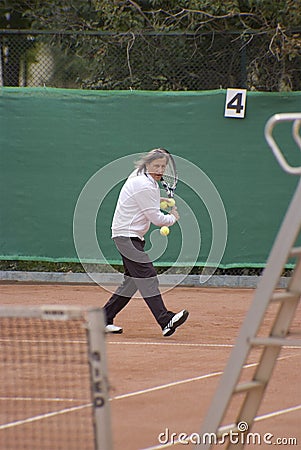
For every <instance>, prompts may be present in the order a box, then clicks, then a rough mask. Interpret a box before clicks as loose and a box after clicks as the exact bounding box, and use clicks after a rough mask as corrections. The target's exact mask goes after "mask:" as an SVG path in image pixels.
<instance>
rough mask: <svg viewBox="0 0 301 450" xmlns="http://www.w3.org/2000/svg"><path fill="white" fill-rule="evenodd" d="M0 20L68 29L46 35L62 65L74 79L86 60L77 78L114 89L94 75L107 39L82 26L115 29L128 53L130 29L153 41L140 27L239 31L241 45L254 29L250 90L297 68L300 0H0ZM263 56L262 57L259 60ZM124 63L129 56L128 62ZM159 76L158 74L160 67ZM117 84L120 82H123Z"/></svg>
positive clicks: (283, 83) (286, 81) (285, 79)
mask: <svg viewBox="0 0 301 450" xmlns="http://www.w3.org/2000/svg"><path fill="white" fill-rule="evenodd" d="M7 13H9V14H10V16H9V19H8V16H7ZM0 26H2V27H3V28H31V29H38V30H55V31H61V32H66V31H67V32H69V33H70V32H74V35H73V36H70V38H64V39H61V41H60V42H59V43H58V39H55V42H54V41H53V40H52V41H51V40H48V41H50V45H52V46H54V44H55V45H57V44H59V50H57V49H56V50H55V51H56V56H57V57H58V59H59V60H60V61H63V60H64V66H65V68H66V72H67V71H68V73H73V72H74V74H76V73H77V74H78V78H79V79H81V78H82V77H81V73H82V72H83V70H82V69H85V68H87V67H88V72H89V74H90V75H89V76H86V79H84V80H83V86H84V87H87V88H95V89H102V88H112V89H118V88H119V85H118V83H117V84H116V83H114V82H111V80H110V76H109V79H108V77H107V78H106V79H102V76H101V75H100V74H101V73H102V66H103V65H104V64H105V62H104V59H105V57H108V54H109V45H108V42H105V41H100V40H99V39H97V38H93V37H92V36H90V37H89V39H86V38H84V37H83V36H81V35H80V33H83V32H86V33H93V32H97V31H102V32H108V33H116V35H115V36H113V37H112V38H111V42H112V43H113V44H114V45H115V44H116V45H115V48H116V49H117V48H118V46H119V49H120V51H123V52H124V49H126V51H128V53H129V51H130V50H131V49H132V47H133V45H135V46H137V40H136V42H135V37H134V34H136V35H137V34H144V36H145V45H146V46H152V42H151V39H150V38H148V37H147V34H146V33H147V32H155V33H158V32H159V33H203V32H209V33H224V32H233V31H235V32H239V33H240V37H241V38H242V39H243V37H244V36H246V40H245V42H246V45H247V42H248V40H250V39H252V35H253V34H254V35H255V34H257V35H261V34H262V36H263V37H264V39H263V40H262V45H261V46H260V45H259V44H258V45H259V47H258V52H257V55H255V54H254V57H253V59H252V61H251V62H250V67H251V68H252V71H253V72H252V75H251V81H250V85H251V86H252V89H253V88H254V89H257V88H258V87H259V88H260V86H263V85H264V83H262V82H261V81H260V80H262V79H268V78H269V72H271V71H273V76H274V75H275V73H276V75H275V78H277V79H278V80H279V82H278V87H277V90H278V89H280V90H287V89H288V90H289V89H291V86H292V81H291V80H292V77H296V75H295V74H294V75H292V73H290V69H287V66H288V65H289V64H288V63H289V62H294V65H295V66H296V67H297V61H298V59H299V58H301V33H300V30H301V0H215V1H211V0H136V1H135V0H122V1H118V0H45V1H43V0H5V1H4V2H2V4H1V5H0ZM293 30H295V32H293ZM76 33H79V34H76ZM117 33H118V36H117ZM131 33H132V34H131ZM212 36H214V34H213V35H212ZM267 41H268V45H267V44H266V43H267ZM116 51H117V52H118V50H116ZM60 53H61V54H60ZM167 55H168V50H167ZM259 55H260V56H259ZM262 57H263V58H264V60H265V64H263V62H262V61H260V60H259V59H260V58H262ZM71 58H72V59H73V60H72V61H71ZM131 58H133V52H131ZM69 59H70V60H69ZM140 59H143V58H142V56H140ZM130 62H131V61H130V60H128V65H130ZM137 64H138V60H137ZM295 66H294V69H293V71H294V73H295V72H296V70H297V69H295ZM67 69H68V70H67ZM116 69H119V68H118V67H116ZM112 71H114V67H113V68H112ZM275 71H276V72H275ZM297 71H298V70H297ZM104 72H105V71H104ZM55 75H57V74H55ZM158 76H160V77H161V78H162V76H163V77H164V74H158ZM130 78H131V79H130V80H129V86H128V87H132V88H136V89H139V82H136V81H135V79H134V77H132V76H130ZM258 80H259V81H258ZM161 81H162V79H161ZM122 86H123V88H127V85H126V84H123V85H122ZM158 86H160V87H159V89H161V88H163V89H177V87H176V85H175V84H174V83H170V82H169V81H167V82H166V83H164V82H163V83H158ZM179 88H180V89H183V88H184V89H185V87H183V86H182V87H179Z"/></svg>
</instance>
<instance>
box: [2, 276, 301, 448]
mask: <svg viewBox="0 0 301 450" xmlns="http://www.w3.org/2000/svg"><path fill="white" fill-rule="evenodd" d="M253 292H254V291H253V290H251V289H244V290H243V289H221V288H181V287H178V288H175V289H173V290H171V291H169V292H166V293H165V294H164V301H165V303H166V306H167V307H168V308H169V309H171V310H173V311H179V310H180V309H183V308H186V309H188V310H189V312H190V316H189V318H188V321H187V322H186V323H185V324H184V325H183V326H182V327H180V328H179V329H178V330H177V332H176V333H175V334H174V335H173V336H171V337H169V338H163V336H162V335H161V330H160V328H159V327H158V325H157V324H156V323H155V321H154V319H153V317H152V315H151V313H150V311H149V310H148V308H147V306H146V304H145V303H144V301H143V300H142V299H137V298H136V299H133V300H132V301H131V302H130V303H129V305H128V306H127V307H126V308H125V309H124V310H123V311H122V312H121V313H120V314H119V316H118V317H117V318H116V324H117V325H122V326H123V328H124V334H122V335H110V336H108V337H107V356H108V365H109V379H110V384H111V392H110V396H111V403H110V405H111V416H112V429H113V441H114V449H115V450H142V449H151V448H153V449H154V448H160V441H161V443H162V444H163V443H165V442H167V440H169V441H170V440H176V439H177V438H178V437H179V435H181V433H182V435H181V436H182V440H184V441H185V439H184V437H183V436H184V434H186V435H190V434H191V433H193V434H194V442H195V440H196V439H197V438H196V434H197V433H199V432H200V428H201V424H202V420H203V418H204V417H205V414H206V411H207V409H208V407H209V405H210V401H211V399H212V396H213V394H214V392H215V389H216V387H217V384H218V381H219V378H220V375H221V373H222V371H223V369H224V368H225V365H226V363H227V359H228V356H229V354H230V352H231V348H232V346H233V344H234V343H235V339H236V336H237V334H238V332H239V328H240V326H241V324H242V322H243V320H244V317H245V314H246V312H247V310H248V308H249V305H250V302H251V300H252V296H253ZM0 296H1V302H0V303H1V304H2V305H4V304H7V305H8V304H9V305H17V304H19V305H39V304H58V303H59V304H67V305H71V304H72V305H82V306H84V307H87V306H103V305H104V303H105V302H106V301H107V299H108V298H109V296H110V292H108V291H106V290H105V289H103V288H100V287H99V286H75V285H70V286H66V285H65V286H64V285H30V284H18V283H16V284H1V285H0ZM272 317H273V311H271V312H270V316H268V317H267V320H265V323H264V328H266V329H268V328H269V326H270V325H271V322H272ZM300 324H301V312H300V310H298V313H297V316H296V317H295V320H294V322H293V326H292V329H291V331H292V333H293V334H295V333H296V334H297V333H298V332H299V333H300ZM300 355H301V350H300V348H287V347H285V348H283V349H282V351H281V354H280V358H279V361H278V363H277V366H276V368H275V370H274V374H273V377H272V379H271V381H270V383H269V386H268V388H267V392H266V394H265V397H264V400H263V402H262V405H261V407H260V410H259V413H258V416H259V419H258V421H256V423H255V424H254V427H253V428H252V432H254V433H255V432H256V433H258V434H259V435H260V438H258V437H257V441H256V442H255V443H254V442H253V443H251V444H248V445H246V448H252V449H257V448H258V449H268V448H271V445H274V446H276V447H278V448H283V447H285V448H301V431H300V423H301V390H300V381H301V377H300V369H301V364H300ZM256 362H258V354H257V353H256V352H254V353H251V355H250V357H249V359H248V363H256ZM252 370H254V368H246V369H244V371H243V378H245V379H247V377H248V376H249V375H250V373H252ZM231 409H232V412H233V413H234V415H232V414H231V415H230V416H229V420H230V421H232V420H233V418H234V417H235V412H236V408H235V405H233V406H232V408H231ZM173 433H174V435H172V434H173ZM183 433H184V434H183ZM159 435H161V437H160V439H159ZM173 436H174V438H173ZM258 439H261V441H260V442H258ZM264 439H266V440H267V443H264V442H263V440H264ZM194 442H191V440H189V439H187V440H186V444H184V443H178V444H177V445H176V447H177V448H183V449H184V448H185V449H186V448H196V445H195V444H194ZM188 443H189V444H188ZM162 448H163V447H162ZM164 448H169V446H168V447H167V446H165V447H164ZM172 448H173V447H172ZM217 448H221V446H220V445H219V446H217ZM272 448H273V447H272ZM33 450H34V449H33ZM36 450H40V449H36ZM66 450H67V449H66Z"/></svg>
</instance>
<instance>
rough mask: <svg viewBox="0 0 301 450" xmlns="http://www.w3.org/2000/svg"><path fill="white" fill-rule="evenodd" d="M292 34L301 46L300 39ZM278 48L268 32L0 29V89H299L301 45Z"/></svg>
mask: <svg viewBox="0 0 301 450" xmlns="http://www.w3.org/2000/svg"><path fill="white" fill-rule="evenodd" d="M293 36H294V37H295V39H296V42H300V39H301V33H299V34H298V33H295V34H294V35H293ZM277 46H278V47H277ZM277 48H278V50H277ZM279 49H280V50H281V43H277V41H276V40H275V39H274V40H272V39H271V37H270V36H268V35H266V34H239V33H204V34H200V33H199V34H182V33H181V34H179V33H165V34H163V33H160V34H158V33H144V34H134V33H120V34H116V33H114V34H113V33H106V32H82V33H73V32H65V33H63V32H60V33H58V32H56V33H55V32H49V31H44V32H42V31H25V30H0V51H1V59H0V84H1V85H2V86H49V87H60V88H83V89H143V90H176V91H178V90H207V89H219V88H228V87H241V88H243V87H244V88H247V89H248V90H260V91H283V90H293V91H298V90H301V44H300V46H299V47H298V45H297V46H296V48H294V51H292V52H291V53H289V54H283V53H281V52H279Z"/></svg>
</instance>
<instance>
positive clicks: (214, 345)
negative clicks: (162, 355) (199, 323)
mask: <svg viewBox="0 0 301 450" xmlns="http://www.w3.org/2000/svg"><path fill="white" fill-rule="evenodd" d="M107 344H113V345H159V346H175V347H176V346H178V347H229V348H232V347H234V344H206V343H203V344H196V343H189V342H143V341H141V342H134V341H133V342H131V341H109V342H107Z"/></svg>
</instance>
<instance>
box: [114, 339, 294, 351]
mask: <svg viewBox="0 0 301 450" xmlns="http://www.w3.org/2000/svg"><path fill="white" fill-rule="evenodd" d="M288 342H289V340H288ZM107 344H115V345H159V346H166V345H169V346H180V347H228V348H233V347H234V346H235V344H209V343H199V344H196V343H189V342H143V341H140V342H134V341H133V342H131V341H109V342H107ZM282 348H289V349H298V350H300V349H301V347H300V346H297V345H283V346H282Z"/></svg>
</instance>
